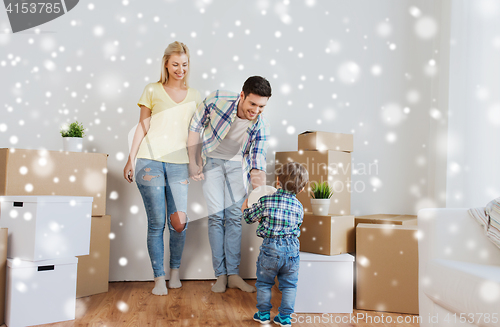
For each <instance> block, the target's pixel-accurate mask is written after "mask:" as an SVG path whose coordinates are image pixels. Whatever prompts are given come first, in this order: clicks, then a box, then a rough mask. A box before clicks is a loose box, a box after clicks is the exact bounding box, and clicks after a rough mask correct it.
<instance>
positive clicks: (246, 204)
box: [241, 198, 248, 213]
mask: <svg viewBox="0 0 500 327" xmlns="http://www.w3.org/2000/svg"><path fill="white" fill-rule="evenodd" d="M247 208H248V198H247V199H246V200H245V202H243V205H242V206H241V212H242V213H243V211H245V209H247Z"/></svg>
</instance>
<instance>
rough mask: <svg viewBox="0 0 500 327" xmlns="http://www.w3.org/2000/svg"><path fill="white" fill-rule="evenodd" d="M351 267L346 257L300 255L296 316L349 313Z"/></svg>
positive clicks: (350, 309) (351, 260) (351, 292)
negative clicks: (298, 314) (302, 314)
mask: <svg viewBox="0 0 500 327" xmlns="http://www.w3.org/2000/svg"><path fill="white" fill-rule="evenodd" d="M353 264H354V257H353V256H352V255H350V254H347V253H345V254H339V255H333V256H329V255H319V254H312V253H306V252H300V268H299V269H300V270H299V282H298V285H297V296H296V298H295V312H297V313H352V309H353V278H354V275H353Z"/></svg>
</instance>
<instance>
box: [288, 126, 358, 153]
mask: <svg viewBox="0 0 500 327" xmlns="http://www.w3.org/2000/svg"><path fill="white" fill-rule="evenodd" d="M298 141H299V142H298V143H299V146H298V149H299V150H303V151H316V150H319V151H326V150H333V151H344V152H352V151H353V148H354V146H353V144H354V138H353V135H352V134H341V133H329V132H316V131H306V132H304V133H300V134H299V140H298Z"/></svg>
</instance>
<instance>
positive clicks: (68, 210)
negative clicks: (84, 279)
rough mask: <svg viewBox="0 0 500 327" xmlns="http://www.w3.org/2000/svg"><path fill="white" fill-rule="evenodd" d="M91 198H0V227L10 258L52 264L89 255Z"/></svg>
mask: <svg viewBox="0 0 500 327" xmlns="http://www.w3.org/2000/svg"><path fill="white" fill-rule="evenodd" d="M91 214H92V197H79V196H2V197H0V227H4V228H8V229H9V241H8V253H7V257H9V258H18V259H21V260H28V261H39V260H51V259H58V258H68V257H75V256H79V255H87V254H89V247H90V225H91V221H92V219H91Z"/></svg>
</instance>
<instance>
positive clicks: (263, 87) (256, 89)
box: [243, 76, 271, 98]
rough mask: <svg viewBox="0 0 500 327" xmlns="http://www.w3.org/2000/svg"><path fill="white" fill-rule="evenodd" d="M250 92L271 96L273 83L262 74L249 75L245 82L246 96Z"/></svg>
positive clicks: (244, 92)
mask: <svg viewBox="0 0 500 327" xmlns="http://www.w3.org/2000/svg"><path fill="white" fill-rule="evenodd" d="M250 93H253V94H256V95H259V96H261V97H267V98H270V97H271V84H270V83H269V81H268V80H267V79H265V78H264V77H261V76H252V77H249V78H247V80H246V81H245V83H244V84H243V94H245V98H246V97H247V96H248V95H249V94H250Z"/></svg>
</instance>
